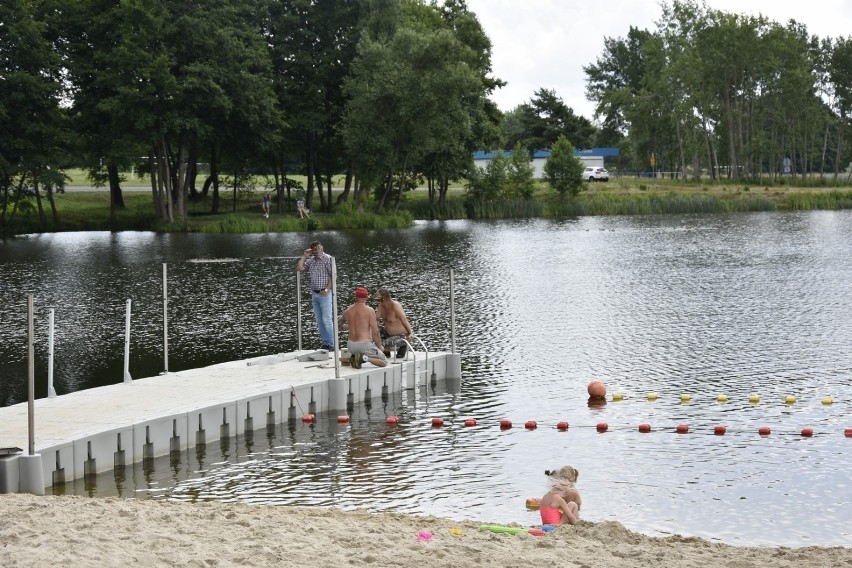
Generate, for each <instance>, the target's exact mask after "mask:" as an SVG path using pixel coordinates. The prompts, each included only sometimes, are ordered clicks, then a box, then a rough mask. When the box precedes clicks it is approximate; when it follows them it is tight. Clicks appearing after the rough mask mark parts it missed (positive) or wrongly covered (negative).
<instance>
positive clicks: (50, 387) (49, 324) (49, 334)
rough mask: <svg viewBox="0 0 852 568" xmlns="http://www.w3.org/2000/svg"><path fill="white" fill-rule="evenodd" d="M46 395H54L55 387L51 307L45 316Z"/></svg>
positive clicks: (49, 396) (51, 396)
mask: <svg viewBox="0 0 852 568" xmlns="http://www.w3.org/2000/svg"><path fill="white" fill-rule="evenodd" d="M47 397H48V398H54V397H56V389H54V388H53V308H50V312H49V313H48V316H47Z"/></svg>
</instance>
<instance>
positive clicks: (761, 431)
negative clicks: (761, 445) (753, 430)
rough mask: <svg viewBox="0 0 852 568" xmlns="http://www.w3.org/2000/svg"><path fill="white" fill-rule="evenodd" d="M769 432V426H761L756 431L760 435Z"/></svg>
mask: <svg viewBox="0 0 852 568" xmlns="http://www.w3.org/2000/svg"><path fill="white" fill-rule="evenodd" d="M770 432H771V430H770V429H769V426H761V427H760V428H758V429H757V433H758V434H760V435H761V436H768V435H769V433H770Z"/></svg>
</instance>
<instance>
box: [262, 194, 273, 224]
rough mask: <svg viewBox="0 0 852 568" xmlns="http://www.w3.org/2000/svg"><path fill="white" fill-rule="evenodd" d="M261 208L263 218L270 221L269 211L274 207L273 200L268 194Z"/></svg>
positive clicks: (264, 197)
mask: <svg viewBox="0 0 852 568" xmlns="http://www.w3.org/2000/svg"><path fill="white" fill-rule="evenodd" d="M261 207H262V208H263V216H264V217H266V218H267V219H269V209H270V208H271V207H272V198H271V197H269V194H268V193H267V194H265V195H264V196H263V201H262V202H261Z"/></svg>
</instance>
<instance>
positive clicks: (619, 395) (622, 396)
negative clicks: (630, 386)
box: [612, 392, 624, 400]
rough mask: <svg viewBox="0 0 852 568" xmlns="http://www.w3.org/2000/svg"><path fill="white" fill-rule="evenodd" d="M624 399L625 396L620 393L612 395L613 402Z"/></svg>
mask: <svg viewBox="0 0 852 568" xmlns="http://www.w3.org/2000/svg"><path fill="white" fill-rule="evenodd" d="M622 399H624V395H623V394H621V393H620V392H614V393H612V400H622Z"/></svg>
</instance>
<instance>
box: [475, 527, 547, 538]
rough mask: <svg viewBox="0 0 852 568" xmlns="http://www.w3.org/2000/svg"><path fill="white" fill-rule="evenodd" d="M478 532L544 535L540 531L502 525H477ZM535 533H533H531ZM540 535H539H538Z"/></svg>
mask: <svg viewBox="0 0 852 568" xmlns="http://www.w3.org/2000/svg"><path fill="white" fill-rule="evenodd" d="M479 530H481V531H489V532H493V533H498V534H525V533H526V534H532V535H535V536H542V535H544V531H543V530H541V529H530V528H527V527H507V526H504V525H479ZM533 531H535V532H533ZM539 533H540V534H539Z"/></svg>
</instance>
